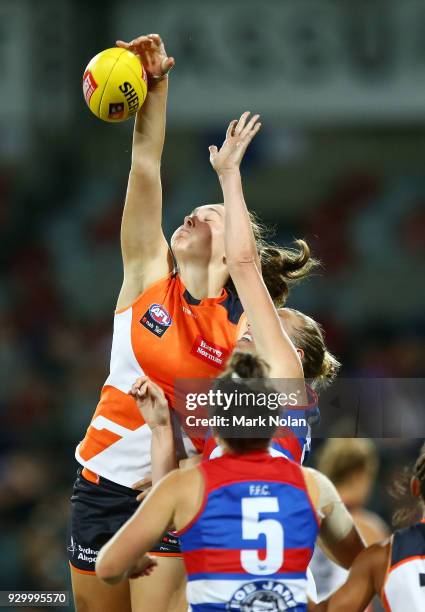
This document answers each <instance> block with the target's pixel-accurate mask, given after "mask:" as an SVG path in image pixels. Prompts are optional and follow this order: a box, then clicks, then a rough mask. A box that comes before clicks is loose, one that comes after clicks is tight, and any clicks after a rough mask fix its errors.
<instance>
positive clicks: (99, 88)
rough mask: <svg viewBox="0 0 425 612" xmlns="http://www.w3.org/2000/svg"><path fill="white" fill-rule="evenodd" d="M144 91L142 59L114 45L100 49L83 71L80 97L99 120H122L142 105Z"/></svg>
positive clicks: (146, 88) (114, 121)
mask: <svg viewBox="0 0 425 612" xmlns="http://www.w3.org/2000/svg"><path fill="white" fill-rule="evenodd" d="M147 91H148V86H147V77H146V72H145V69H144V68H143V65H142V62H141V61H140V59H139V57H138V56H137V55H135V54H134V53H131V51H127V49H121V48H119V47H114V48H112V49H105V51H101V52H100V53H98V54H97V55H95V56H94V58H93V59H92V60H90V62H89V63H88V65H87V68H86V69H85V71H84V75H83V94H84V99H85V101H86V103H87V106H88V107H89V109H90V110H91V112H92V113H93V114H94V115H96V117H99V119H102V121H109V122H111V123H117V122H120V121H126V120H127V119H129V118H130V117H132V116H133V115H135V114H136V113H137V111H138V110H139V108H140V107H141V106H142V104H143V102H144V101H145V98H146V93H147Z"/></svg>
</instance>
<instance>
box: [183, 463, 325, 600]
mask: <svg viewBox="0 0 425 612" xmlns="http://www.w3.org/2000/svg"><path fill="white" fill-rule="evenodd" d="M198 469H200V470H201V472H202V475H203V478H204V482H205V494H204V500H203V504H202V506H201V509H200V510H199V512H198V514H197V515H196V516H195V517H194V519H193V520H192V521H191V522H190V524H189V525H187V526H186V527H185V528H184V529H182V530H180V531H179V532H177V535H178V536H179V537H180V541H181V549H182V553H183V559H184V563H185V566H186V572H187V576H188V588H187V595H188V601H189V603H190V605H191V609H192V610H193V612H207V611H211V610H241V609H245V608H244V607H243V606H251V607H246V609H247V610H248V609H252V610H257V608H258V609H261V610H263V609H264V610H269V609H270V610H281V609H282V610H283V609H286V607H289V608H290V609H291V610H295V611H296V612H299V611H305V610H306V609H307V608H306V605H307V603H306V602H307V598H306V586H307V579H306V570H307V566H308V564H309V562H310V559H311V556H312V554H313V550H314V545H315V541H316V538H317V533H318V520H317V516H316V512H315V510H314V508H313V506H312V503H311V500H310V497H309V494H308V491H307V488H306V484H305V480H304V476H303V473H302V469H301V468H300V466H299V465H297V464H296V463H295V462H293V461H290V460H288V459H286V458H284V457H272V456H271V455H270V454H269V453H268V452H267V451H261V452H251V453H247V454H243V455H233V454H229V453H226V454H224V455H223V456H222V457H218V458H217V459H215V460H214V461H206V462H203V463H202V464H201V465H200V466H199V468H198ZM283 605H285V607H283ZM270 606H272V607H270ZM273 606H274V607H273ZM279 606H280V607H279Z"/></svg>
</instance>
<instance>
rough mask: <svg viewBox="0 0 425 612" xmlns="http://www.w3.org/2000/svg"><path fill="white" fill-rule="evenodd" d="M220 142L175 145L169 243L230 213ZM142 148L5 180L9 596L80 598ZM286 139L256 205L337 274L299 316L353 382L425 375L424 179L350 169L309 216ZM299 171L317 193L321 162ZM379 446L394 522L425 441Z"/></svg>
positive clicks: (28, 168)
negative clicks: (86, 471)
mask: <svg viewBox="0 0 425 612" xmlns="http://www.w3.org/2000/svg"><path fill="white" fill-rule="evenodd" d="M105 129H106V128H105ZM221 137H222V134H221V130H220V129H219V126H218V127H217V132H216V133H212V134H201V135H200V134H194V133H193V132H191V133H189V134H187V133H186V132H185V131H183V130H181V131H178V130H175V131H174V132H172V133H171V135H170V136H169V143H170V144H169V145H168V144H167V150H166V155H165V160H164V166H163V183H164V200H165V220H164V222H165V229H166V233H167V234H168V235H170V233H171V231H172V229H173V228H174V227H176V226H177V225H178V224H179V223H180V221H181V219H183V216H184V214H185V213H187V212H188V211H190V210H191V209H192V208H193V207H194V205H196V204H198V203H206V202H209V201H217V197H218V193H219V191H218V187H217V185H216V184H215V180H214V176H213V174H212V173H211V172H210V170H209V168H208V163H207V157H206V153H205V150H206V146H205V144H206V143H207V144H210V143H211V142H219V139H220V138H221ZM315 138H316V140H319V137H315V136H314V135H312V136H311V142H312V143H313V145H314V143H315V142H316V141H315ZM129 139H130V132H129V131H127V132H121V133H120V134H119V135H118V136H117V141H118V146H116V148H115V149H114V150H106V149H103V148H102V155H99V147H97V153H98V154H97V156H95V155H94V153H93V151H92V158H89V159H88V158H87V155H90V153H87V152H84V153H83V152H82V151H79V150H78V147H75V146H74V148H73V149H72V150H69V147H68V149H67V148H66V146H65V145H64V144H63V143H61V144H60V145H58V144H56V145H55V146H54V147H52V148H50V150H49V152H48V153H46V150H47V149H43V150H42V154H41V151H40V152H38V153H37V152H36V156H37V155H38V154H39V155H40V157H36V158H32V159H31V160H26V161H25V163H21V164H19V165H16V164H15V165H13V164H11V165H10V166H9V167H8V168H7V169H6V170H4V171H2V173H1V174H0V227H1V240H0V257H1V261H2V268H1V276H0V287H1V289H0V422H1V427H0V516H1V523H0V524H1V527H0V577H1V584H0V587H1V588H2V589H6V588H14V589H61V588H69V578H68V569H67V560H66V544H65V530H66V520H67V515H68V499H69V496H70V494H71V490H72V484H73V479H74V475H75V469H76V464H75V461H74V460H73V453H74V446H75V444H76V443H77V442H78V441H79V440H80V439H81V438H82V436H83V434H84V431H85V428H86V427H87V425H88V422H89V420H90V418H91V415H92V412H93V410H94V408H95V406H96V403H97V398H98V394H99V390H100V387H101V385H102V384H103V382H104V380H105V378H106V376H107V372H108V364H109V352H110V344H111V334H112V318H113V310H114V301H115V299H116V296H117V294H118V290H119V286H120V281H121V274H122V267H121V258H120V250H119V227H120V218H121V212H122V205H123V199H124V195H125V185H126V171H127V170H128V164H129V153H128V145H129V142H130V140H129ZM207 140H209V141H210V142H207ZM341 140H342V137H341ZM167 142H168V141H167ZM273 142H274V141H273V136H272V135H271V134H269V135H268V136H267V132H266V137H265V142H264V143H263V144H259V145H258V146H256V147H253V151H252V153H251V154H250V155H249V157H248V159H247V162H246V165H245V166H244V170H243V171H244V176H245V177H246V181H245V184H246V194H247V199H248V203H249V205H250V206H251V207H252V208H254V209H255V210H256V211H257V212H259V214H260V216H262V217H263V218H264V219H265V220H266V222H268V223H270V224H272V225H274V226H275V228H276V234H275V237H274V239H275V240H276V241H277V242H280V243H289V242H290V241H291V240H292V239H293V238H294V237H301V236H304V237H306V239H307V240H308V241H309V242H310V244H311V246H312V249H313V253H314V255H315V256H316V257H318V258H320V259H321V261H322V263H323V270H322V271H321V273H320V274H319V275H318V276H316V277H314V278H312V279H311V280H309V281H307V282H306V283H305V284H304V285H300V286H299V287H296V288H294V290H293V292H292V294H291V297H290V302H289V303H290V305H291V306H294V307H297V308H299V309H300V310H303V311H304V312H306V313H307V314H311V315H312V316H314V317H315V318H316V319H317V320H318V321H320V322H321V323H322V324H323V326H324V328H325V331H326V335H327V340H328V344H329V348H330V350H332V352H333V353H335V354H336V355H337V356H338V358H339V359H340V360H341V362H342V363H343V371H342V375H343V376H345V377H369V376H370V377H398V378H404V377H411V378H420V377H423V375H424V367H425V366H424V364H425V348H424V336H425V315H424V312H425V311H424V303H425V300H424V299H423V298H424V295H423V293H424V287H423V269H422V268H421V266H422V260H423V256H424V254H425V242H424V240H423V235H424V233H425V214H424V206H423V203H424V201H425V176H424V177H421V176H415V175H413V176H409V175H407V174H406V173H401V172H400V173H399V174H398V175H394V174H391V175H389V174H388V173H385V172H383V173H381V174H379V173H378V172H376V171H375V172H372V171H370V172H368V171H367V170H366V169H365V168H364V167H362V168H361V170H359V167H358V165H355V166H353V167H345V168H344V171H343V172H341V171H340V172H336V173H335V174H334V175H333V176H331V177H329V178H328V179H323V180H321V181H319V180H316V183H315V191H314V193H310V195H309V196H308V197H307V196H306V200H305V201H304V202H303V204H302V206H298V204H297V201H296V192H297V186H296V185H295V186H292V188H291V186H290V185H289V186H288V191H286V190H285V186H284V185H282V183H281V181H282V175H281V169H282V166H284V165H285V164H288V163H289V164H290V163H291V161H289V162H287V161H285V160H284V156H283V154H282V151H281V149H277V150H276V151H275V155H274V157H273V156H272V157H270V156H269V157H267V155H266V154H265V153H264V149H265V148H267V147H268V148H269V149H273ZM125 143H127V144H125ZM112 144H113V143H112V137H111V145H112ZM275 144H276V143H275ZM313 145H312V146H313ZM276 146H277V145H276ZM394 146H395V147H396V146H397V145H396V143H395V144H394ZM262 148H263V149H262ZM90 150H94V146H92V149H90V147H89V151H90ZM103 151H105V159H103V157H102V156H103ZM114 151H115V153H116V152H117V151H118V152H119V155H118V154H116V157H117V160H116V166H114V163H113V162H114V155H115V153H114ZM279 151H280V153H279ZM183 153H184V154H183ZM279 155H281V161H280V163H279ZM297 155H299V153H298V154H297ZM84 156H86V157H84ZM282 159H283V160H284V161H283V162H282ZM292 163H293V164H295V162H294V161H293V162H292ZM296 163H297V165H298V167H299V168H304V170H303V172H304V174H305V178H304V180H305V181H306V182H307V181H308V177H309V175H310V172H311V175H312V176H313V175H314V164H315V163H316V160H315V159H310V160H309V159H304V160H302V159H301V160H300V159H298V160H297V161H296ZM317 163H319V162H317ZM286 171H288V170H287V167H286ZM299 188H300V190H302V189H305V186H303V185H302V184H301V183H299ZM269 194H270V197H269ZM421 274H422V276H421ZM375 444H376V448H377V449H378V455H379V457H380V459H381V462H380V466H381V467H380V468H379V471H378V472H377V480H376V482H375V484H374V485H373V486H371V494H370V497H369V501H368V507H369V508H371V509H373V510H374V511H375V512H377V513H378V515H379V516H380V517H382V519H383V520H385V521H386V522H387V523H390V521H391V513H392V510H393V502H392V501H391V498H390V497H389V494H388V485H389V484H390V483H391V482H392V481H393V479H394V473H395V471H396V470H398V469H399V468H400V466H401V465H402V464H404V463H409V462H410V461H412V460H413V459H414V457H415V453H416V451H417V449H418V447H419V442H418V441H417V440H410V441H409V440H404V441H402V440H393V439H391V440H376V441H375ZM314 446H316V447H319V446H320V441H319V440H316V441H314ZM314 462H315V452H313V455H312V460H311V464H314Z"/></svg>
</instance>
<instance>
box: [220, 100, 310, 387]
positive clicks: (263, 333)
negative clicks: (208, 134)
mask: <svg viewBox="0 0 425 612" xmlns="http://www.w3.org/2000/svg"><path fill="white" fill-rule="evenodd" d="M248 118H249V113H248V112H246V113H243V115H242V116H241V118H240V119H239V121H232V122H231V123H230V125H229V127H228V129H227V133H226V140H225V142H224V143H223V146H222V147H221V149H220V150H218V149H217V147H214V146H213V147H210V149H209V150H210V162H211V165H212V166H213V168H214V170H215V171H216V172H217V175H218V178H219V181H220V185H221V188H222V190H223V196H224V207H225V253H226V263H227V266H228V269H229V272H230V275H231V277H232V280H233V282H234V284H235V287H236V290H237V292H238V295H239V298H240V300H241V302H242V305H243V307H244V310H245V313H246V316H247V319H248V322H249V324H250V327H251V331H252V335H253V338H254V341H255V346H256V350H257V353H258V354H259V356H260V357H261V358H262V359H264V361H266V363H267V364H268V365H269V366H270V376H271V377H272V378H293V379H300V378H303V377H304V375H303V369H302V365H301V361H300V358H299V356H298V354H297V351H296V349H295V347H294V345H293V344H292V342H291V340H290V338H289V336H288V335H287V333H286V332H285V330H284V329H283V328H282V325H281V323H280V319H279V316H278V314H277V312H276V308H275V306H274V304H273V301H272V299H271V297H270V294H269V292H268V290H267V287H266V286H265V284H264V281H263V278H262V276H261V272H260V264H259V257H258V252H257V249H256V245H255V240H254V235H253V231H252V227H251V222H250V218H249V214H248V210H247V207H246V204H245V199H244V195H243V190H242V180H241V175H240V170H239V165H240V162H241V160H242V158H243V156H244V153H245V151H246V149H247V147H248V145H249V143H250V142H251V140H252V139H253V138H254V136H255V135H256V134H257V132H258V131H259V129H260V127H261V124H260V123H258V118H259V115H254V116H253V117H252V118H251V119H250V120H248Z"/></svg>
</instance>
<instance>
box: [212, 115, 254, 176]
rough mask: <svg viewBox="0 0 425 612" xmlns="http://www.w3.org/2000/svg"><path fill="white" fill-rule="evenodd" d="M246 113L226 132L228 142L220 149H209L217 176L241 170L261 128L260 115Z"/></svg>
mask: <svg viewBox="0 0 425 612" xmlns="http://www.w3.org/2000/svg"><path fill="white" fill-rule="evenodd" d="M250 114H251V113H250V112H249V111H246V112H245V113H243V114H242V115H241V117H240V119H239V121H238V120H237V119H235V120H233V121H231V122H230V123H229V127H228V128H227V132H226V140H225V141H224V142H223V144H222V146H221V148H220V149H217V147H216V146H210V147H208V150H209V152H210V163H211V166H212V167H213V168H214V170H215V171H216V172H217V174H219V175H220V174H223V173H224V172H226V171H229V170H234V169H235V168H239V165H240V163H241V161H242V158H243V156H244V154H245V151H246V150H247V148H248V145H249V143H250V142H251V140H252V139H253V138H254V136H255V135H256V134H257V133H258V131H259V129H260V128H261V123H259V121H258V119H259V118H260V115H253V116H252V117H251V118H249V116H250Z"/></svg>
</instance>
